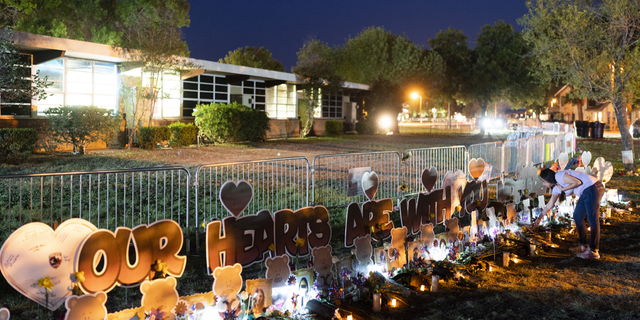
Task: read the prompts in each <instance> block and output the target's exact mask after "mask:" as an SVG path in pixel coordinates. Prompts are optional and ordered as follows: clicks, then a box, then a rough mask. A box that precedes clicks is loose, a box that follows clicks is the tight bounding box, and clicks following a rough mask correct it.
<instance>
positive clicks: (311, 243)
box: [206, 180, 331, 274]
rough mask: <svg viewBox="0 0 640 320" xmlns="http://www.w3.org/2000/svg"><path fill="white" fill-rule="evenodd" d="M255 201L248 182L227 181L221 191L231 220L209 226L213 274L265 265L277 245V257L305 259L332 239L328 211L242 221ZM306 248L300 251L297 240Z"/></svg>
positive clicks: (266, 215)
mask: <svg viewBox="0 0 640 320" xmlns="http://www.w3.org/2000/svg"><path fill="white" fill-rule="evenodd" d="M252 198H253V188H252V187H251V185H250V184H249V183H248V182H247V181H243V180H241V181H238V182H237V183H236V182H233V181H227V182H225V183H224V184H223V185H222V188H221V189H220V200H221V202H222V205H223V206H224V207H225V208H227V210H228V211H229V213H230V214H231V215H230V216H228V217H226V218H224V219H223V220H222V221H212V222H210V223H209V224H208V225H207V235H206V252H207V266H208V272H209V274H212V273H213V272H214V270H215V269H216V268H219V267H225V266H232V265H234V264H236V263H238V264H240V265H242V266H243V267H246V266H249V265H251V264H253V263H255V262H258V261H262V260H263V259H264V254H265V253H266V252H268V251H269V247H270V246H271V245H274V246H275V248H276V255H279V256H280V255H283V254H289V255H295V254H299V255H302V256H305V255H308V254H309V253H310V250H309V249H312V248H316V247H322V246H325V245H327V244H328V243H329V241H330V239H331V226H330V225H329V212H328V211H327V208H325V207H322V206H318V207H305V208H301V209H298V210H296V211H293V210H289V209H282V210H279V211H278V212H276V213H275V215H274V217H272V216H271V213H270V212H269V211H268V210H261V211H260V212H258V213H257V214H253V215H245V216H242V217H240V215H241V214H242V212H243V211H244V210H245V209H246V208H247V206H248V205H249V203H250V202H251V200H252ZM298 239H303V240H304V245H303V246H301V247H296V240H298Z"/></svg>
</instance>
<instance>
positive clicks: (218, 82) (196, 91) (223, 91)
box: [182, 74, 229, 117]
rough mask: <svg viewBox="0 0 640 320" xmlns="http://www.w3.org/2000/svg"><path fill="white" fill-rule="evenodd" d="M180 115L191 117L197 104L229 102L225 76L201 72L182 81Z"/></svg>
mask: <svg viewBox="0 0 640 320" xmlns="http://www.w3.org/2000/svg"><path fill="white" fill-rule="evenodd" d="M182 89H183V91H182V116H183V117H193V109H194V108H195V107H196V105H199V104H209V103H229V87H228V86H227V78H225V77H224V76H215V75H212V74H202V75H199V76H195V77H191V78H189V79H185V80H183V81H182Z"/></svg>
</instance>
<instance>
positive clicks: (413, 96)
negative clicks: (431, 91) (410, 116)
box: [411, 92, 422, 123]
mask: <svg viewBox="0 0 640 320" xmlns="http://www.w3.org/2000/svg"><path fill="white" fill-rule="evenodd" d="M411 98H412V99H416V98H420V113H419V114H418V116H419V117H420V123H422V96H421V95H419V94H418V93H417V92H412V93H411Z"/></svg>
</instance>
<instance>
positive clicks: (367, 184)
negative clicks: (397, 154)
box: [362, 171, 378, 201]
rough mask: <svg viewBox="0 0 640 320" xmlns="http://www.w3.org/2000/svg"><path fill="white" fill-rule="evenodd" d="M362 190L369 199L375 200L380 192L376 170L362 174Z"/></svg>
mask: <svg viewBox="0 0 640 320" xmlns="http://www.w3.org/2000/svg"><path fill="white" fill-rule="evenodd" d="M362 190H364V194H365V195H366V196H367V198H368V199H369V201H371V200H373V198H374V197H375V196H376V192H378V174H377V173H375V172H374V171H371V172H365V173H363V174H362Z"/></svg>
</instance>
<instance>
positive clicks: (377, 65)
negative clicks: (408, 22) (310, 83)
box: [334, 27, 443, 116]
mask: <svg viewBox="0 0 640 320" xmlns="http://www.w3.org/2000/svg"><path fill="white" fill-rule="evenodd" d="M334 59H335V61H336V63H335V64H336V66H337V70H336V72H337V73H338V74H339V75H340V76H342V77H344V78H345V79H346V80H347V81H352V82H358V83H365V84H369V85H370V86H371V94H369V95H368V100H369V101H367V106H368V110H369V111H370V112H371V111H373V113H378V112H380V111H382V110H385V111H387V112H390V113H392V114H393V115H394V116H395V114H397V113H399V112H400V110H401V108H402V103H403V102H404V101H405V100H406V99H405V97H406V94H405V90H406V88H407V87H410V86H420V87H426V88H431V87H433V86H434V82H435V81H436V80H437V79H438V77H439V75H440V74H441V73H442V68H443V62H442V58H441V57H440V55H438V54H437V53H436V52H433V51H430V50H423V49H422V48H420V47H419V46H418V45H416V44H414V43H413V42H411V41H410V40H409V39H408V38H407V37H405V36H399V35H395V34H393V33H391V32H390V31H386V30H385V29H384V28H381V27H369V28H365V29H364V30H363V31H362V32H360V33H359V34H358V35H357V36H356V37H354V38H350V39H348V40H347V42H346V43H345V44H344V46H342V48H340V49H339V50H337V54H336V55H335V57H334Z"/></svg>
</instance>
